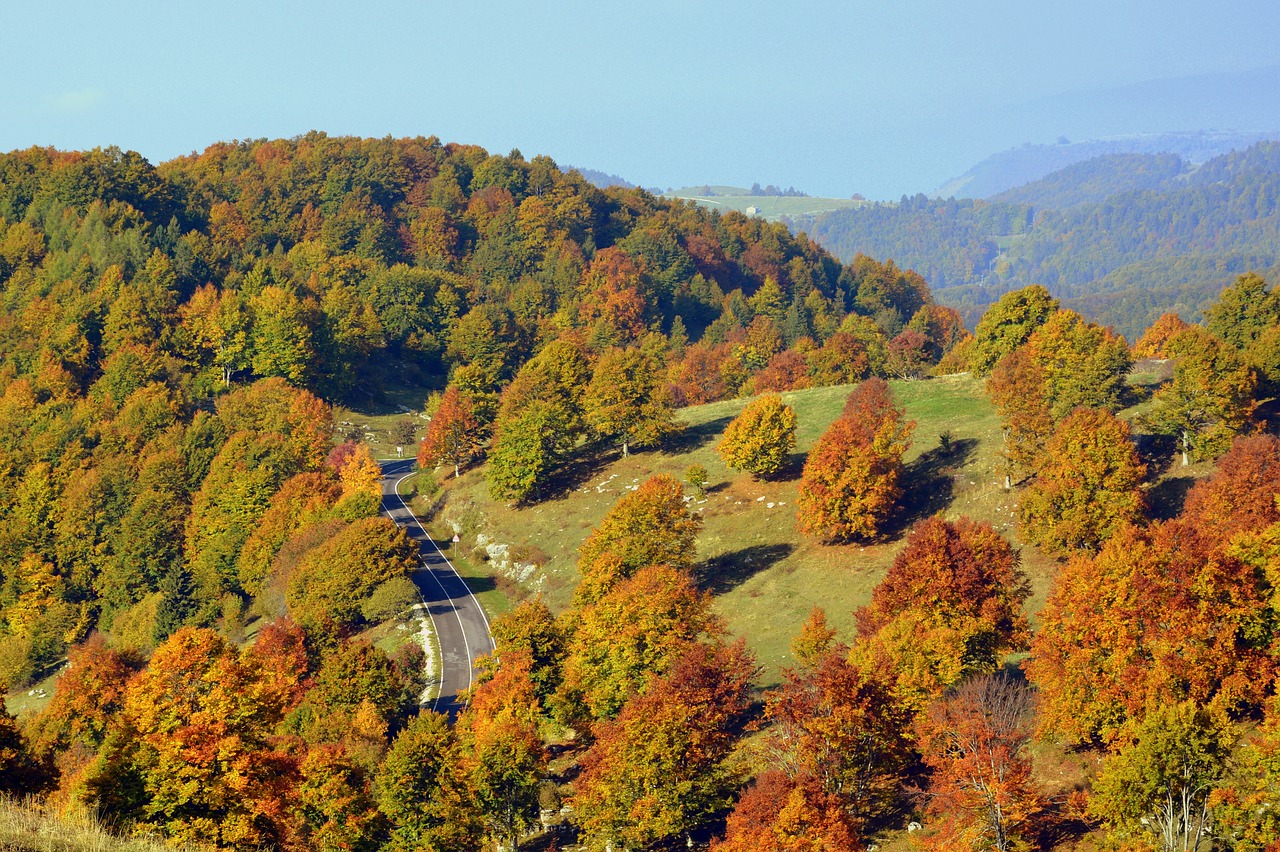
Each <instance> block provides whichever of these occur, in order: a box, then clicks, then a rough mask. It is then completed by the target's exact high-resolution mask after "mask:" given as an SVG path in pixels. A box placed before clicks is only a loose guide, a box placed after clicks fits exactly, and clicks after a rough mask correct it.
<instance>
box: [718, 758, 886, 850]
mask: <svg viewBox="0 0 1280 852" xmlns="http://www.w3.org/2000/svg"><path fill="white" fill-rule="evenodd" d="M855 822H856V821H855V820H854V818H853V816H852V815H850V813H849V811H848V809H847V808H846V807H845V801H844V799H843V798H841V797H840V796H839V795H837V794H836V793H832V792H829V791H828V790H826V789H824V788H823V786H822V783H821V782H820V781H819V780H818V779H817V778H815V777H814V776H812V775H800V776H797V777H794V778H792V777H790V776H788V775H787V774H786V773H785V772H782V771H780V770H777V769H768V770H765V771H764V772H762V773H760V775H758V776H757V777H756V780H755V783H754V784H752V785H751V787H749V788H748V789H747V790H746V792H744V793H743V794H742V797H741V798H740V799H738V802H737V804H736V805H735V806H734V809H733V813H731V814H729V818H728V820H726V822H725V836H724V838H723V839H721V840H718V841H716V842H714V843H712V844H711V849H712V852H858V850H860V849H862V848H863V847H862V845H861V844H859V843H858V828H857V825H856V824H855Z"/></svg>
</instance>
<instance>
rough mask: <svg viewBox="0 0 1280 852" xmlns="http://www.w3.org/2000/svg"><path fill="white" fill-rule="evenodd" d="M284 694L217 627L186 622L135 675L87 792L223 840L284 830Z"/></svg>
mask: <svg viewBox="0 0 1280 852" xmlns="http://www.w3.org/2000/svg"><path fill="white" fill-rule="evenodd" d="M284 709H285V704H284V696H282V695H281V694H279V693H276V692H274V691H272V690H264V689H262V688H261V682H260V680H259V670H258V667H257V665H256V664H255V662H254V661H253V660H252V659H250V658H247V657H242V655H240V654H238V653H237V652H236V650H235V649H234V648H233V647H231V646H230V645H228V644H227V643H226V642H225V641H224V640H223V639H222V638H221V637H219V636H218V635H217V634H216V633H214V632H213V631H211V630H196V629H192V628H184V629H182V630H179V631H178V632H177V633H175V634H173V635H172V636H171V637H169V639H168V640H167V641H166V642H164V644H162V645H161V646H160V647H159V648H157V649H156V651H155V654H154V655H153V656H152V658H151V662H150V665H148V666H147V669H146V670H145V671H144V672H142V674H141V675H139V676H138V677H137V678H135V679H134V680H133V681H131V682H130V684H129V687H128V692H127V694H126V695H125V699H124V708H123V711H122V714H121V718H120V723H119V724H118V726H117V727H115V730H114V732H113V733H112V734H109V735H108V737H107V740H106V741H105V743H104V744H103V747H102V750H101V751H100V752H99V755H98V759H97V761H96V762H95V763H94V764H93V765H92V766H91V767H90V768H89V771H88V773H87V778H86V784H85V786H86V791H87V795H88V797H89V799H90V800H91V801H92V802H93V803H95V804H97V805H98V806H99V807H101V808H103V809H105V810H107V811H108V812H110V813H112V814H113V815H114V816H115V817H116V818H118V819H121V820H124V821H126V822H128V823H134V824H137V825H139V826H146V827H150V828H152V829H154V830H159V831H161V832H163V833H164V834H165V835H166V836H168V837H171V838H173V839H174V840H177V841H179V842H183V843H201V844H207V845H212V846H216V847H219V848H228V847H233V848H248V847H254V846H264V845H276V844H278V843H279V842H281V841H282V840H285V839H287V837H288V833H289V831H290V830H291V823H292V817H291V815H290V813H289V808H288V806H287V802H288V800H289V795H290V788H291V786H292V783H293V779H294V775H295V772H294V769H295V764H294V761H293V759H292V758H291V757H290V756H288V755H286V754H284V753H283V752H281V751H276V750H275V749H273V748H272V741H271V736H272V734H273V731H274V729H275V726H276V725H277V723H279V722H280V720H281V719H282V718H283V716H284Z"/></svg>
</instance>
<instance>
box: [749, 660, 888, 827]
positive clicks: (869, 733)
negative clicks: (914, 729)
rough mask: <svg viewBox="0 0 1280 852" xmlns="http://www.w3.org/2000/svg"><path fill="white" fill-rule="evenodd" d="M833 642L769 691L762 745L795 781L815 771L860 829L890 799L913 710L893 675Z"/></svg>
mask: <svg viewBox="0 0 1280 852" xmlns="http://www.w3.org/2000/svg"><path fill="white" fill-rule="evenodd" d="M845 652H846V649H845V648H844V647H843V646H836V647H835V648H834V649H832V650H830V651H828V652H827V653H826V654H825V655H823V657H822V658H821V659H820V660H818V662H817V663H816V664H815V665H813V666H812V667H808V668H804V669H797V670H787V671H785V672H784V673H783V683H782V686H781V687H780V688H778V689H776V690H774V691H772V692H771V693H770V694H769V696H768V706H767V710H766V713H767V715H768V717H769V719H770V721H771V722H772V724H771V726H770V727H769V729H768V733H767V734H766V736H765V740H764V748H765V750H766V754H768V756H769V762H770V764H771V765H772V766H774V767H776V768H777V769H780V770H781V771H782V772H784V773H785V774H786V775H787V777H788V778H789V779H791V780H792V781H793V782H794V783H797V784H803V783H804V779H806V778H813V779H816V781H817V782H818V784H819V786H820V787H821V789H822V790H823V791H824V792H825V793H829V794H831V795H834V796H836V797H837V799H838V800H839V801H840V803H841V805H842V806H843V808H844V809H845V810H846V812H847V813H848V814H849V817H850V819H851V825H852V826H853V827H855V828H856V829H857V830H858V831H859V832H861V831H863V830H864V829H865V828H866V826H867V824H868V823H869V822H871V821H873V820H876V819H877V818H880V817H883V816H885V815H886V814H887V813H888V812H889V811H890V810H891V809H892V808H893V807H894V805H895V798H896V796H897V794H898V789H899V786H900V784H901V782H902V780H903V778H904V777H905V773H906V770H907V768H908V765H909V764H910V762H911V754H912V752H911V747H910V727H911V714H910V712H909V711H908V710H907V708H905V707H903V705H902V704H901V703H900V702H899V701H898V700H897V697H896V696H895V695H894V694H893V688H892V683H891V682H886V681H884V680H882V679H880V678H879V677H877V676H876V675H874V674H868V673H866V672H863V671H860V670H859V669H858V668H856V667H855V666H854V665H852V664H850V662H849V661H848V660H846V659H845Z"/></svg>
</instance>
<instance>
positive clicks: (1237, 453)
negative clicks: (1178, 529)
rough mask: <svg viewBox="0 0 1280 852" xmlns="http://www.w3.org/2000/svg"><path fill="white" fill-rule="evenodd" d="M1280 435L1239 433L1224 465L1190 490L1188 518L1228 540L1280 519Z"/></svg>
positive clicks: (1220, 539)
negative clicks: (1279, 498)
mask: <svg viewBox="0 0 1280 852" xmlns="http://www.w3.org/2000/svg"><path fill="white" fill-rule="evenodd" d="M1277 494H1280V439H1278V438H1276V437H1275V436H1274V435H1251V436H1249V437H1247V438H1245V437H1237V438H1236V439H1235V440H1234V441H1233V442H1232V443H1231V449H1230V450H1229V451H1228V452H1227V454H1226V455H1224V456H1223V457H1222V458H1220V459H1218V469H1217V470H1216V471H1215V472H1214V474H1213V475H1212V476H1210V477H1208V478H1207V479H1202V480H1200V481H1199V482H1197V483H1196V484H1195V486H1194V487H1193V488H1192V489H1191V491H1190V493H1188V494H1187V502H1186V505H1185V506H1184V507H1183V510H1182V517H1183V518H1184V519H1185V520H1187V521H1188V522H1189V523H1191V524H1193V525H1194V526H1195V527H1196V529H1198V530H1199V531H1200V532H1201V533H1202V534H1204V535H1206V536H1208V537H1209V538H1210V539H1211V540H1213V541H1215V542H1217V543H1218V544H1221V545H1225V544H1226V543H1227V542H1228V541H1229V540H1230V539H1231V537H1232V536H1233V535H1235V534H1236V533H1240V532H1254V533H1256V532H1261V531H1262V530H1264V529H1266V528H1267V527H1269V526H1271V525H1272V524H1274V523H1276V522H1277V521H1280V507H1277V505H1276V495H1277Z"/></svg>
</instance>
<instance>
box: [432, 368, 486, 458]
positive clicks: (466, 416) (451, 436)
mask: <svg viewBox="0 0 1280 852" xmlns="http://www.w3.org/2000/svg"><path fill="white" fill-rule="evenodd" d="M481 437H482V436H481V434H480V423H479V421H478V420H477V419H476V416H475V412H474V411H473V409H472V405H471V401H470V400H469V399H468V398H467V397H465V396H463V395H462V393H461V391H459V390H458V388H457V386H455V385H450V386H449V387H447V388H446V389H445V392H444V395H443V396H441V397H440V405H439V407H438V408H437V409H436V413H435V414H434V415H432V417H431V423H430V424H429V425H428V426H427V434H425V435H424V436H423V437H422V440H421V441H420V442H419V443H418V466H419V467H421V468H424V469H425V468H429V467H436V466H437V465H441V464H450V465H453V475H454V478H457V477H458V476H460V475H461V474H462V468H463V467H465V466H466V465H467V464H468V463H469V462H470V461H471V460H472V459H474V458H475V457H476V455H477V454H478V453H479V452H480V439H481Z"/></svg>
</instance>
